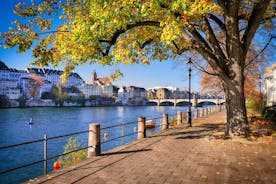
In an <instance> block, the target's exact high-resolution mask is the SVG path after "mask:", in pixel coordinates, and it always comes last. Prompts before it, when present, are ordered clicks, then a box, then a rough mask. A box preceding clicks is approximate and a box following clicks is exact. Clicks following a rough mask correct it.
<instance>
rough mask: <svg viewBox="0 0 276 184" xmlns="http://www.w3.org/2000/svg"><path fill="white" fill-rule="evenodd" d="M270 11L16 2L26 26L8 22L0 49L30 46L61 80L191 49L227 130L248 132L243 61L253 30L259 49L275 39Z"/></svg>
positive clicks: (164, 1) (155, 1)
mask: <svg viewBox="0 0 276 184" xmlns="http://www.w3.org/2000/svg"><path fill="white" fill-rule="evenodd" d="M275 8H276V7H275V0H254V1H253V0H247V1H241V0H193V1H190V0H173V1H172V0H114V1H112V0H93V1H92V0H64V1H58V0H44V1H38V2H37V1H32V2H31V3H25V2H21V3H18V4H17V5H16V7H15V10H14V12H15V13H16V14H17V15H19V16H21V17H25V18H26V19H25V20H26V22H19V21H15V22H14V23H15V27H14V28H11V29H10V31H9V32H8V33H4V34H3V38H4V42H5V45H6V47H14V46H18V50H19V51H20V52H25V51H26V50H28V49H32V51H33V57H34V58H35V59H36V60H35V61H34V64H36V65H38V66H48V65H52V64H53V65H54V66H58V65H65V68H64V69H65V73H64V75H63V77H64V78H66V77H67V76H68V75H69V73H70V71H71V70H73V69H74V67H75V66H77V65H81V64H84V63H94V62H97V63H100V64H105V65H111V64H114V63H124V64H131V63H144V64H149V63H150V61H151V60H160V61H162V60H166V59H168V58H174V57H177V56H179V55H181V54H182V53H183V52H185V51H191V50H194V51H196V52H197V53H199V54H200V55H201V56H202V57H203V58H204V59H205V60H206V61H207V62H208V64H209V66H210V67H211V68H212V70H213V71H214V75H217V76H218V77H219V78H220V80H221V83H222V85H223V88H224V91H225V93H226V99H228V100H227V113H228V114H227V117H228V119H227V121H228V130H227V131H226V132H228V133H229V129H231V132H237V131H238V132H241V131H245V132H248V130H247V129H248V124H247V119H246V109H245V104H244V101H245V98H244V89H243V88H244V78H245V75H244V69H245V67H246V66H247V64H248V63H247V61H246V57H247V55H248V51H249V50H250V45H251V43H252V40H253V38H254V36H255V34H256V32H257V31H262V30H264V29H265V30H266V31H265V32H262V34H266V35H265V36H267V40H268V42H267V44H265V47H266V46H267V45H268V44H269V43H270V42H271V40H272V39H274V38H275V35H273V34H275V28H274V26H275V25H274V24H275V21H274V20H273V18H274V17H275V12H276V11H275ZM57 18H58V20H56V19H57ZM265 47H264V48H265ZM261 51H262V50H260V52H261ZM230 99H231V100H230ZM246 134H247V133H246Z"/></svg>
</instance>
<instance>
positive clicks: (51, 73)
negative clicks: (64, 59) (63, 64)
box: [26, 68, 83, 87]
mask: <svg viewBox="0 0 276 184" xmlns="http://www.w3.org/2000/svg"><path fill="white" fill-rule="evenodd" d="M26 71H27V73H29V74H36V75H38V76H40V77H41V78H42V79H43V80H47V81H49V82H51V83H52V86H54V85H56V84H58V83H60V82H61V78H60V76H61V75H62V74H63V71H61V70H52V69H47V68H27V69H26ZM82 83H83V79H82V78H81V77H80V76H79V74H77V73H71V74H70V76H69V77H68V79H67V81H66V87H71V86H78V85H81V84H82Z"/></svg>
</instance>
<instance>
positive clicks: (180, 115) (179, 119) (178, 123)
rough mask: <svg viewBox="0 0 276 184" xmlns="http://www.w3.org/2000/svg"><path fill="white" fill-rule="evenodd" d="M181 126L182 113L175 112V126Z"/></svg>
mask: <svg viewBox="0 0 276 184" xmlns="http://www.w3.org/2000/svg"><path fill="white" fill-rule="evenodd" d="M181 124H182V113H181V112H180V111H178V112H177V125H181Z"/></svg>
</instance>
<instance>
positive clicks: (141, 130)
mask: <svg viewBox="0 0 276 184" xmlns="http://www.w3.org/2000/svg"><path fill="white" fill-rule="evenodd" d="M146 137H147V135H146V118H145V117H139V118H138V139H142V138H146Z"/></svg>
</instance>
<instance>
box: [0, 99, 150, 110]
mask: <svg viewBox="0 0 276 184" xmlns="http://www.w3.org/2000/svg"><path fill="white" fill-rule="evenodd" d="M117 106H118V107H120V106H130V107H135V106H153V105H152V104H126V105H122V104H119V103H114V102H93V101H92V102H91V101H89V100H86V101H85V102H84V103H82V104H80V103H72V102H66V101H65V102H64V103H63V105H62V107H117ZM19 107H20V108H32V107H61V106H59V105H57V104H56V103H55V102H54V101H52V100H43V99H35V100H26V101H24V102H23V103H22V102H20V101H19V100H9V101H8V102H7V103H5V104H1V105H0V109H1V108H2V109H5V108H19Z"/></svg>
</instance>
